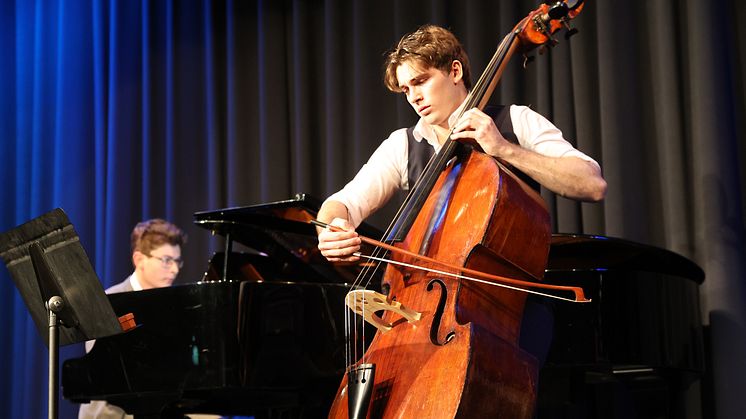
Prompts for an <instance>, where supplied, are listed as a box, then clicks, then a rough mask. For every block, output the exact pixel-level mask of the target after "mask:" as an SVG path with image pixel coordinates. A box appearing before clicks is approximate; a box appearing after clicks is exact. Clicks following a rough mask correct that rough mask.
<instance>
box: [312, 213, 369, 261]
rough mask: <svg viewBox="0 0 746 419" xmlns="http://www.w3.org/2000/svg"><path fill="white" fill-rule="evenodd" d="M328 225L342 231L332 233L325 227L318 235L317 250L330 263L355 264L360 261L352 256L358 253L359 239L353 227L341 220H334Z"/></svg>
mask: <svg viewBox="0 0 746 419" xmlns="http://www.w3.org/2000/svg"><path fill="white" fill-rule="evenodd" d="M329 225H332V226H334V227H338V229H341V230H342V231H333V230H332V229H331V228H329V227H327V228H325V229H323V230H321V232H320V233H319V250H321V254H322V255H324V257H326V258H327V259H328V260H329V261H330V262H355V261H357V260H358V259H360V258H359V257H358V256H354V255H353V254H354V253H355V252H359V251H360V243H361V240H360V237H358V234H357V232H355V227H353V226H352V224H350V223H349V222H348V221H347V220H345V219H343V218H335V219H333V220H332V222H331V223H329Z"/></svg>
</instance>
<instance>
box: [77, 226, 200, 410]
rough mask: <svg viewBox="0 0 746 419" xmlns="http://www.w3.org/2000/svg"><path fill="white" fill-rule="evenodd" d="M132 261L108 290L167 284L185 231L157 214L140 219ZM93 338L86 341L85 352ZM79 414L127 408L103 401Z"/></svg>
mask: <svg viewBox="0 0 746 419" xmlns="http://www.w3.org/2000/svg"><path fill="white" fill-rule="evenodd" d="M130 243H131V248H132V264H133V265H134V267H135V271H134V272H133V273H132V275H130V276H129V277H127V279H125V280H124V281H122V282H120V283H119V284H116V285H114V286H112V287H110V288H108V289H107V290H106V293H107V294H114V293H118V292H127V291H140V290H146V289H151V288H162V287H168V286H171V284H173V282H174V280H175V279H176V275H178V274H179V270H180V269H181V267H182V265H183V262H182V260H181V246H182V245H184V243H186V235H185V234H184V232H182V231H181V229H179V227H177V226H175V225H174V224H172V223H169V222H168V221H165V220H162V219H159V218H156V219H152V220H146V221H142V222H140V223H138V224H137V225H136V226H135V228H134V229H133V230H132V236H131V242H130ZM92 347H93V341H89V342H86V352H87V351H90V349H91V348H92ZM78 417H79V418H106V419H110V418H125V417H131V416H129V415H126V414H125V412H124V410H122V409H120V408H119V407H117V406H114V405H110V404H108V403H106V402H104V401H92V402H91V403H87V404H82V405H81V406H80V411H79V412H78Z"/></svg>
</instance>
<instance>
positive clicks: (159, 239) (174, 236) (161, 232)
mask: <svg viewBox="0 0 746 419" xmlns="http://www.w3.org/2000/svg"><path fill="white" fill-rule="evenodd" d="M186 241H187V236H186V234H184V232H183V231H181V229H180V228H179V227H176V226H175V225H174V224H172V223H169V222H168V221H166V220H163V219H160V218H154V219H152V220H145V221H141V222H139V223H137V225H136V226H135V228H134V229H132V237H131V239H130V244H131V246H132V253H134V252H135V251H136V250H138V251H140V252H142V253H144V254H146V255H149V254H150V252H151V251H152V250H153V249H155V248H157V247H160V246H163V245H164V244H170V245H172V246H177V245H178V246H183V245H184V243H186Z"/></svg>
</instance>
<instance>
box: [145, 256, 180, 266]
mask: <svg viewBox="0 0 746 419" xmlns="http://www.w3.org/2000/svg"><path fill="white" fill-rule="evenodd" d="M145 256H147V257H149V258H153V259H158V260H160V261H161V265H163V268H164V269H168V268H170V267H171V264H172V263H175V264H176V266H178V267H179V269H181V268H183V267H184V261H183V260H181V259H174V258H172V257H171V256H153V255H145Z"/></svg>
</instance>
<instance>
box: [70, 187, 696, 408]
mask: <svg viewBox="0 0 746 419" xmlns="http://www.w3.org/2000/svg"><path fill="white" fill-rule="evenodd" d="M318 205H319V201H317V200H315V199H314V198H312V197H309V196H307V195H297V196H296V197H295V198H293V199H291V200H287V201H282V202H276V203H271V204H263V205H257V206H250V207H241V208H229V209H222V210H217V211H208V212H200V213H196V214H195V215H194V222H195V224H196V225H198V226H201V227H204V228H205V229H207V230H209V231H210V232H212V233H213V234H217V235H220V236H222V237H224V238H225V249H224V251H223V252H218V253H216V254H215V255H214V257H213V258H212V260H211V262H210V264H209V265H208V266H207V268H206V273H205V275H204V278H202V280H201V281H200V282H198V283H195V284H188V285H179V286H174V287H170V288H161V289H154V290H146V291H139V292H130V293H122V294H113V295H110V296H109V299H110V301H111V303H112V306H113V307H114V310H115V312H116V313H117V315H122V314H125V313H129V312H132V313H133V314H134V316H135V319H136V321H137V323H138V325H139V326H138V327H137V328H136V329H135V330H134V331H131V332H128V333H125V334H121V335H117V336H112V337H108V338H102V339H99V340H98V341H97V342H96V344H95V345H94V347H93V349H92V350H91V351H90V353H88V354H86V355H85V356H83V357H82V358H79V359H71V360H68V361H66V362H65V363H64V365H63V371H62V390H63V391H62V393H63V396H64V397H65V398H66V399H68V400H71V401H73V402H86V401H88V400H106V401H108V402H110V403H113V404H116V405H119V406H121V407H123V408H124V409H125V410H126V411H127V412H129V413H132V414H135V415H138V416H142V417H148V416H151V417H169V416H173V417H178V416H180V415H182V414H184V413H187V412H193V413H215V414H221V415H253V416H255V417H257V418H300V417H303V418H316V417H325V416H326V412H327V410H328V408H329V405H330V403H331V400H332V398H333V397H334V394H335V391H336V389H337V386H338V384H339V382H340V380H341V377H342V373H343V371H344V366H345V365H344V364H345V362H344V359H345V354H344V322H343V318H342V317H343V313H344V308H343V300H344V296H345V295H346V293H347V291H348V289H349V287H350V285H349V284H350V283H351V282H352V281H353V280H354V278H355V277H356V275H357V273H358V272H359V271H360V270H361V269H363V268H364V265H363V264H362V263H361V264H352V265H343V266H338V265H332V264H329V263H327V262H326V261H325V260H324V259H323V257H321V255H320V254H319V253H318V251H317V249H316V238H315V231H314V229H313V227H312V226H311V225H310V224H308V223H307V221H308V220H310V219H311V218H313V217H315V215H316V211H317V210H318ZM360 231H361V233H362V234H365V235H367V236H369V237H379V236H380V233H378V232H376V231H375V230H374V229H372V228H371V227H369V226H365V225H363V226H362V227H361V230H360ZM363 251H366V250H365V249H364V250H363ZM545 279H546V280H547V281H548V282H551V283H556V284H563V285H578V286H582V287H583V288H584V289H585V290H586V294H587V295H588V296H589V297H590V298H592V299H593V302H592V303H589V304H582V305H579V304H571V303H564V302H560V303H555V304H554V305H553V311H554V323H555V328H554V329H555V330H554V339H553V343H552V346H551V348H550V350H549V354H548V357H547V361H546V364H545V366H544V368H543V369H542V371H541V378H540V387H539V394H538V412H539V417H546V418H553V417H573V418H581V417H588V418H593V417H609V418H613V417H670V415H669V414H672V415H673V414H675V413H676V412H677V411H678V409H681V408H682V407H680V406H679V405H680V404H681V403H680V394H681V392H683V391H686V389H687V388H688V387H689V386H690V385H691V383H693V382H695V381H696V380H698V379H699V378H700V377H701V376H702V374H703V371H704V355H703V344H702V327H701V322H700V317H699V294H698V287H699V284H700V283H701V282H702V281H703V279H704V273H703V272H702V270H701V269H700V268H699V267H698V266H697V265H696V264H694V263H693V262H691V261H689V260H688V259H686V258H684V257H682V256H680V255H678V254H676V253H673V252H670V251H667V250H664V249H659V248H655V247H650V246H644V245H640V244H637V243H632V242H629V241H625V240H620V239H613V238H607V237H600V236H582V235H565V234H556V235H554V236H553V239H552V246H551V251H550V260H549V264H548V268H547V272H546V278H545ZM372 335H373V332H372V331H371V332H370V333H367V336H372ZM615 412H616V413H615ZM630 412H634V415H632V416H630V415H628V413H630ZM661 414H662V415H661Z"/></svg>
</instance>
